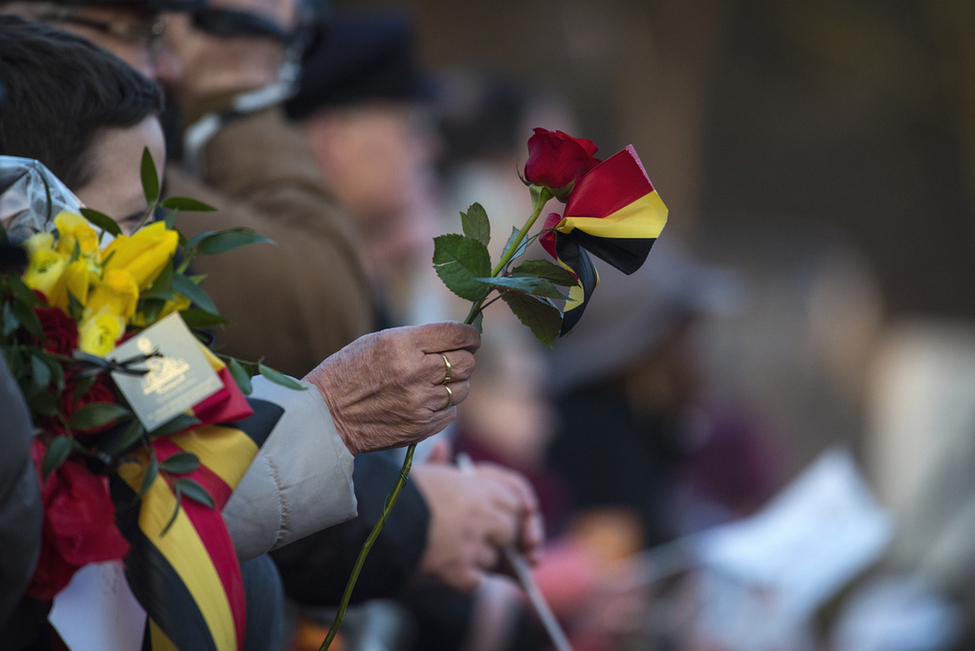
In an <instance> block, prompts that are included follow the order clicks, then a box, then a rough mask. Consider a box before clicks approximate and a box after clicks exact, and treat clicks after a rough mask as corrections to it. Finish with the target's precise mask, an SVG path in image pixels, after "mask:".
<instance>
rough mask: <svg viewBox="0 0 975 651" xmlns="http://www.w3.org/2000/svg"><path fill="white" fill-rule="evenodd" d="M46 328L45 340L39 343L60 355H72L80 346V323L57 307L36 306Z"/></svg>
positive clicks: (47, 349)
mask: <svg viewBox="0 0 975 651" xmlns="http://www.w3.org/2000/svg"><path fill="white" fill-rule="evenodd" d="M34 313H35V314H37V318H38V319H40V322H41V328H43V330H44V341H43V342H37V345H39V346H41V347H42V348H44V350H46V351H48V352H51V353H55V354H58V355H71V353H72V352H74V349H75V348H77V347H78V324H77V323H75V320H74V319H72V318H71V317H70V316H68V315H67V314H65V313H64V312H62V311H61V310H60V309H59V308H56V307H35V308H34Z"/></svg>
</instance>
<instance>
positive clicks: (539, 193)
mask: <svg viewBox="0 0 975 651" xmlns="http://www.w3.org/2000/svg"><path fill="white" fill-rule="evenodd" d="M530 187H531V196H532V214H531V216H530V217H529V218H528V221H527V222H525V225H524V226H522V228H521V230H520V231H518V236H517V237H516V238H515V239H514V240H513V241H512V242H511V245H510V246H509V247H508V248H507V250H505V252H504V255H502V256H501V259H500V260H498V264H497V265H495V267H494V269H492V270H491V278H497V276H498V274H500V273H501V272H503V271H504V270H505V269H507V267H508V263H509V262H511V259H512V258H514V257H515V253H516V252H517V251H518V249H519V247H521V243H522V242H524V241H525V237H526V236H527V235H528V231H530V230H531V227H532V226H534V225H535V222H536V221H537V220H538V217H539V215H541V214H542V210H543V209H544V208H545V204H546V203H548V200H549V199H551V198H552V196H553V195H552V193H551V191H550V190H549V189H548V188H545V187H539V186H537V185H532V186H530ZM486 298H487V297H486V296H485V297H484V298H482V299H481V300H479V301H475V302H474V304H473V305H471V310H470V312H468V313H467V318H466V319H464V323H466V324H467V325H471V324H472V323H474V319H476V318H477V315H478V313H480V311H481V310H482V309H484V301H485V299H486Z"/></svg>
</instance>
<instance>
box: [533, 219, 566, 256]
mask: <svg viewBox="0 0 975 651" xmlns="http://www.w3.org/2000/svg"><path fill="white" fill-rule="evenodd" d="M560 221H562V215H560V214H559V213H557V212H550V213H549V214H548V217H546V218H545V224H543V225H542V233H541V235H539V236H538V243H539V244H541V245H542V248H543V249H545V250H546V251H548V254H549V255H550V256H552V257H553V258H555V259H556V260H558V259H559V256H558V253H556V251H555V231H554V230H551V229H553V228H555V227H556V225H558V223H559V222H560Z"/></svg>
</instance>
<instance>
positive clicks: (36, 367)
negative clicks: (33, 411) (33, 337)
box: [30, 355, 51, 391]
mask: <svg viewBox="0 0 975 651" xmlns="http://www.w3.org/2000/svg"><path fill="white" fill-rule="evenodd" d="M30 374H31V382H32V383H33V384H34V386H35V387H37V388H38V389H40V390H41V391H43V390H44V389H46V388H47V385H48V384H50V383H51V368H50V367H49V366H48V365H47V364H45V363H44V360H42V359H41V358H40V357H38V356H37V355H31V356H30Z"/></svg>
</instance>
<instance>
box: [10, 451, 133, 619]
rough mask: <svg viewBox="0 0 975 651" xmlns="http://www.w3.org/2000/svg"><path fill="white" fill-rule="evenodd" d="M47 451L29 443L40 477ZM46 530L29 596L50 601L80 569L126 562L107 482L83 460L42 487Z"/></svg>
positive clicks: (67, 464)
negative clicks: (107, 563) (91, 565)
mask: <svg viewBox="0 0 975 651" xmlns="http://www.w3.org/2000/svg"><path fill="white" fill-rule="evenodd" d="M44 452H45V447H44V444H43V443H41V441H40V440H39V439H34V442H33V443H32V444H31V458H32V459H33V461H34V466H35V467H36V468H37V473H38V477H40V472H41V462H42V460H43V459H44ZM41 500H42V501H43V503H44V525H43V536H42V539H41V555H40V559H39V560H38V562H37V569H36V570H35V571H34V576H33V578H32V579H31V583H30V585H29V586H28V587H27V596H28V597H31V598H33V599H40V600H43V601H51V600H52V599H53V598H54V595H56V594H57V593H58V592H60V591H61V590H62V589H63V588H64V587H65V586H67V585H68V583H69V582H70V581H71V577H73V576H74V573H75V572H76V571H78V569H79V568H81V567H82V566H84V565H87V564H89V563H102V562H105V561H111V560H117V559H121V558H124V557H125V555H126V554H128V553H129V543H128V541H127V540H126V539H125V538H124V537H123V536H122V533H121V532H120V531H119V530H118V527H116V526H115V505H114V504H113V503H112V498H111V497H110V496H109V493H108V477H106V476H104V475H95V474H93V473H92V472H91V471H89V470H88V467H87V466H86V465H85V464H84V462H82V461H77V460H75V459H68V460H67V461H65V462H64V463H63V464H61V466H60V467H59V468H58V469H57V470H55V471H54V472H52V473H51V474H50V475H49V476H48V478H47V481H42V482H41Z"/></svg>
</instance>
